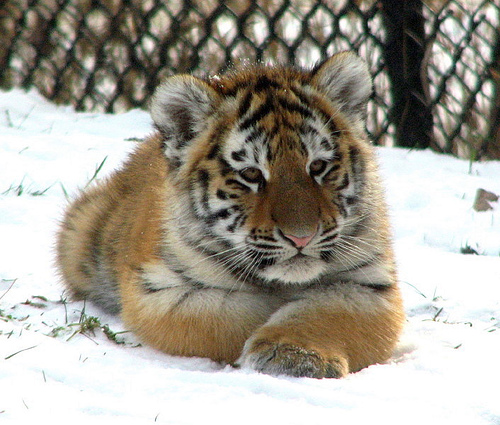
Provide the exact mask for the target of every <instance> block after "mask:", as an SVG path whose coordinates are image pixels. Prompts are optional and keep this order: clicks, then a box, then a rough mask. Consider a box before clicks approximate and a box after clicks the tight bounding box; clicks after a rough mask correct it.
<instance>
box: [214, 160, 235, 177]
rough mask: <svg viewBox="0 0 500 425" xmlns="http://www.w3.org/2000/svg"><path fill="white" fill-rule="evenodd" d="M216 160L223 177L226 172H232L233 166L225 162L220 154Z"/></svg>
mask: <svg viewBox="0 0 500 425" xmlns="http://www.w3.org/2000/svg"><path fill="white" fill-rule="evenodd" d="M217 160H218V161H219V165H220V168H221V169H220V172H221V174H222V176H223V177H225V176H227V175H228V174H230V173H232V172H233V167H231V165H230V164H229V162H227V161H226V160H225V159H224V158H223V157H222V156H218V157H217Z"/></svg>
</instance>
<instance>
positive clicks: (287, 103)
mask: <svg viewBox="0 0 500 425" xmlns="http://www.w3.org/2000/svg"><path fill="white" fill-rule="evenodd" d="M295 90H296V89H294V90H291V89H290V88H289V87H282V86H270V87H268V89H267V90H266V91H265V92H264V91H263V90H262V91H260V92H259V91H255V90H247V91H246V92H244V93H242V94H241V95H240V97H239V100H240V101H239V105H238V113H237V117H238V118H237V120H236V122H235V125H234V127H233V129H232V131H231V133H230V135H229V137H228V139H227V141H226V144H225V147H224V153H225V155H224V156H225V157H226V158H227V159H228V161H230V162H231V163H233V164H234V163H237V164H238V165H239V166H240V167H249V166H255V165H257V164H258V165H260V166H261V167H264V168H267V166H266V164H267V165H268V164H269V163H271V161H272V158H276V157H277V156H280V155H286V153H287V152H290V151H293V152H295V153H299V154H301V155H302V156H303V157H304V158H306V159H307V158H315V159H316V158H322V159H331V158H333V157H334V154H335V150H336V143H335V139H336V135H335V134H332V133H333V132H332V125H331V122H332V117H330V116H328V115H326V114H325V113H324V112H322V111H318V110H316V109H315V108H314V107H312V106H311V104H310V103H309V102H304V99H306V96H305V95H304V94H301V95H299V96H298V95H297V94H296V92H295Z"/></svg>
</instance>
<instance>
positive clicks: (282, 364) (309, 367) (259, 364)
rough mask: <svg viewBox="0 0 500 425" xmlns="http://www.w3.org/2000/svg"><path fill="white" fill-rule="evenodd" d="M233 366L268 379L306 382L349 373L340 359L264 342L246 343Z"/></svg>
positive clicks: (294, 346) (303, 349)
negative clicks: (278, 377)
mask: <svg viewBox="0 0 500 425" xmlns="http://www.w3.org/2000/svg"><path fill="white" fill-rule="evenodd" d="M237 364H238V365H240V366H241V367H244V368H250V369H254V370H257V371H258V372H262V373H266V374H269V375H288V376H294V377H307V378H341V377H343V376H345V375H347V373H348V371H349V368H348V364H347V359H346V358H344V357H341V356H335V357H333V358H328V359H327V358H325V357H323V356H322V355H320V354H319V353H318V352H317V351H315V350H309V349H305V348H303V347H300V346H297V345H293V344H283V343H275V342H271V341H266V340H256V341H248V342H247V344H246V345H245V348H244V350H243V354H242V355H241V357H240V359H239V360H238V362H237Z"/></svg>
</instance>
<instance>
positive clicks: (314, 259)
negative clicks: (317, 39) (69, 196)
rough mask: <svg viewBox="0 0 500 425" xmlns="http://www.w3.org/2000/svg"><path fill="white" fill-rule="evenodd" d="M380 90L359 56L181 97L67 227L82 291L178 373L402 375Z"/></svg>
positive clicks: (66, 242) (161, 112)
mask: <svg viewBox="0 0 500 425" xmlns="http://www.w3.org/2000/svg"><path fill="white" fill-rule="evenodd" d="M370 90H371V81H370V78H369V75H368V73H367V70H366V66H365V65H364V64H363V63H362V61H361V60H360V59H359V58H357V57H355V56H354V55H352V54H350V53H341V54H339V55H336V56H334V57H332V58H331V59H329V60H328V61H326V62H325V63H324V64H322V65H320V66H318V67H317V68H316V69H314V70H312V71H303V70H297V69H292V68H285V67H275V68H271V67H269V68H266V67H250V68H248V69H242V70H237V71H235V72H232V73H229V74H228V75H224V76H219V77H217V78H214V79H211V80H206V81H205V80H200V79H197V78H194V77H190V76H177V77H172V78H171V79H169V80H167V82H166V83H165V84H164V85H162V86H161V87H160V88H159V89H158V91H157V93H156V94H155V97H154V99H153V102H152V116H153V119H154V121H155V125H156V127H157V129H158V131H157V132H156V133H155V134H154V135H153V136H151V137H150V138H148V139H147V140H146V141H144V142H143V143H141V144H140V145H139V146H138V148H137V149H136V151H135V152H134V153H133V154H132V155H131V156H130V158H129V159H128V161H127V162H126V163H125V164H124V166H123V167H122V168H121V169H119V170H117V171H116V172H115V173H114V174H113V175H112V176H111V177H110V178H108V179H106V180H105V181H103V182H100V183H99V184H98V185H96V186H95V187H92V188H90V189H89V190H87V191H85V192H84V193H82V194H81V195H80V196H79V197H78V198H77V199H76V200H75V201H74V202H73V203H72V204H71V205H70V207H69V208H68V210H67V212H66V215H65V218H64V221H63V224H62V226H61V229H60V232H59V235H58V246H57V252H58V264H59V268H60V271H61V275H62V277H63V279H64V281H65V283H66V285H67V287H68V288H69V289H70V291H71V292H72V294H73V295H74V296H75V297H76V298H88V299H90V300H92V301H93V302H95V303H96V304H98V305H100V306H101V307H102V308H104V309H105V310H108V311H110V312H115V313H118V312H120V313H121V316H122V318H123V320H124V322H125V324H126V326H127V327H129V328H130V329H132V330H133V331H135V332H136V334H137V335H138V336H139V337H140V338H141V339H142V340H143V341H144V342H145V343H147V344H150V345H151V346H153V347H155V348H157V349H160V350H162V351H165V352H167V353H170V354H174V355H183V356H202V357H209V358H212V359H214V360H217V361H223V362H228V363H238V364H241V365H242V366H244V367H250V368H254V369H256V370H258V371H262V372H265V373H271V374H288V375H293V376H311V377H317V378H321V377H341V376H345V374H346V373H348V372H352V371H357V370H359V369H361V368H363V367H366V366H368V365H370V364H373V363H377V362H383V361H385V360H387V359H388V358H389V357H390V355H391V353H392V350H393V349H394V346H395V344H396V343H397V340H398V336H399V334H400V332H401V328H402V325H403V322H404V314H403V308H402V302H401V298H400V295H399V289H398V286H397V276H396V270H395V266H394V259H393V253H392V246H391V235H390V231H389V225H388V222H387V213H386V207H385V203H384V199H383V191H382V189H381V187H380V183H379V179H378V173H377V166H376V163H375V160H374V158H373V152H372V148H371V146H370V145H369V143H368V141H367V138H366V134H365V131H364V107H365V104H366V101H367V99H368V96H369V94H370Z"/></svg>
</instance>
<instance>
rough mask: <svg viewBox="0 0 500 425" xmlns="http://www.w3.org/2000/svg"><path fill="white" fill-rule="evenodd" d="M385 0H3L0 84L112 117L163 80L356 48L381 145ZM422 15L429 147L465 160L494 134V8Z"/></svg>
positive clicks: (452, 5)
mask: <svg viewBox="0 0 500 425" xmlns="http://www.w3.org/2000/svg"><path fill="white" fill-rule="evenodd" d="M381 3H382V2H381V1H380V0H379V1H373V0H340V1H329V0H314V1H313V0H257V1H255V0H229V1H222V0H181V1H179V0H169V1H160V0H146V1H140V0H4V1H3V3H2V5H0V37H1V43H0V87H3V88H10V87H13V86H21V87H25V88H28V87H36V88H37V89H38V90H39V91H40V92H41V93H42V94H43V95H44V96H46V97H47V98H49V99H52V100H54V101H55V102H59V103H70V104H72V105H74V106H75V107H76V109H78V110H92V111H105V112H119V111H124V110H127V109H130V108H133V107H145V106H147V102H148V100H149V99H150V97H151V94H152V93H153V91H154V89H155V88H156V87H157V85H158V84H159V82H160V81H161V80H162V79H163V78H165V77H166V76H168V75H171V74H174V73H181V72H189V73H193V74H195V75H206V74H209V73H216V72H220V71H221V70H224V69H225V68H226V67H227V66H229V64H238V63H239V62H240V61H245V60H248V61H254V60H257V61H264V62H269V63H276V62H280V63H290V64H299V65H304V66H312V65H313V64H314V63H315V62H316V61H318V60H321V59H323V58H325V57H327V56H328V55H331V54H333V53H335V52H338V51H341V50H346V49H348V50H355V51H357V52H358V53H359V54H360V55H361V56H362V57H363V58H365V59H366V60H367V62H368V63H369V66H370V68H371V72H372V74H373V77H374V85H375V94H374V96H373V97H372V99H371V100H370V103H369V108H368V110H369V120H368V124H367V127H368V130H369V132H370V133H371V135H372V138H373V139H374V141H375V142H376V143H378V144H389V145H390V144H392V143H394V138H395V135H396V132H397V129H396V126H397V122H396V121H395V118H394V116H393V114H391V108H392V107H393V106H394V91H393V87H392V86H391V80H390V78H389V74H388V71H387V64H386V61H385V60H384V49H385V48H386V44H387V37H388V33H387V28H386V25H385V24H384V16H383V11H382V6H381ZM419 13H421V14H422V16H423V18H424V19H425V36H424V37H423V38H419V39H418V40H417V41H418V43H419V44H421V45H422V47H423V49H424V51H425V57H424V62H423V63H422V68H421V69H420V70H419V72H420V73H421V74H422V76H423V78H422V81H423V84H424V87H423V88H424V90H423V95H422V94H419V96H420V98H421V99H420V101H421V102H422V103H423V104H424V105H426V107H427V108H428V109H429V111H430V112H431V113H432V122H433V128H432V145H433V147H434V148H435V149H437V150H439V151H443V152H452V153H455V154H460V155H462V156H463V155H472V154H474V152H477V151H478V150H480V148H481V146H483V145H484V143H485V141H487V140H488V137H489V138H491V134H493V133H492V132H491V129H492V127H491V119H490V118H491V114H492V111H493V109H494V106H495V102H498V92H499V91H500V89H499V86H500V69H499V68H498V66H499V65H498V62H499V58H498V57H499V56H500V54H499V53H498V50H499V48H498V44H500V41H499V40H500V36H499V28H500V5H499V4H497V2H496V1H494V0H491V1H479V0H477V1H472V0H469V1H467V2H465V1H458V0H448V1H445V0H441V1H437V0H435V1H430V0H429V1H427V2H425V3H423V4H421V10H420V12H419ZM409 35H410V36H411V34H409ZM408 54H411V52H409V53H408ZM497 72H498V73H497Z"/></svg>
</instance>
